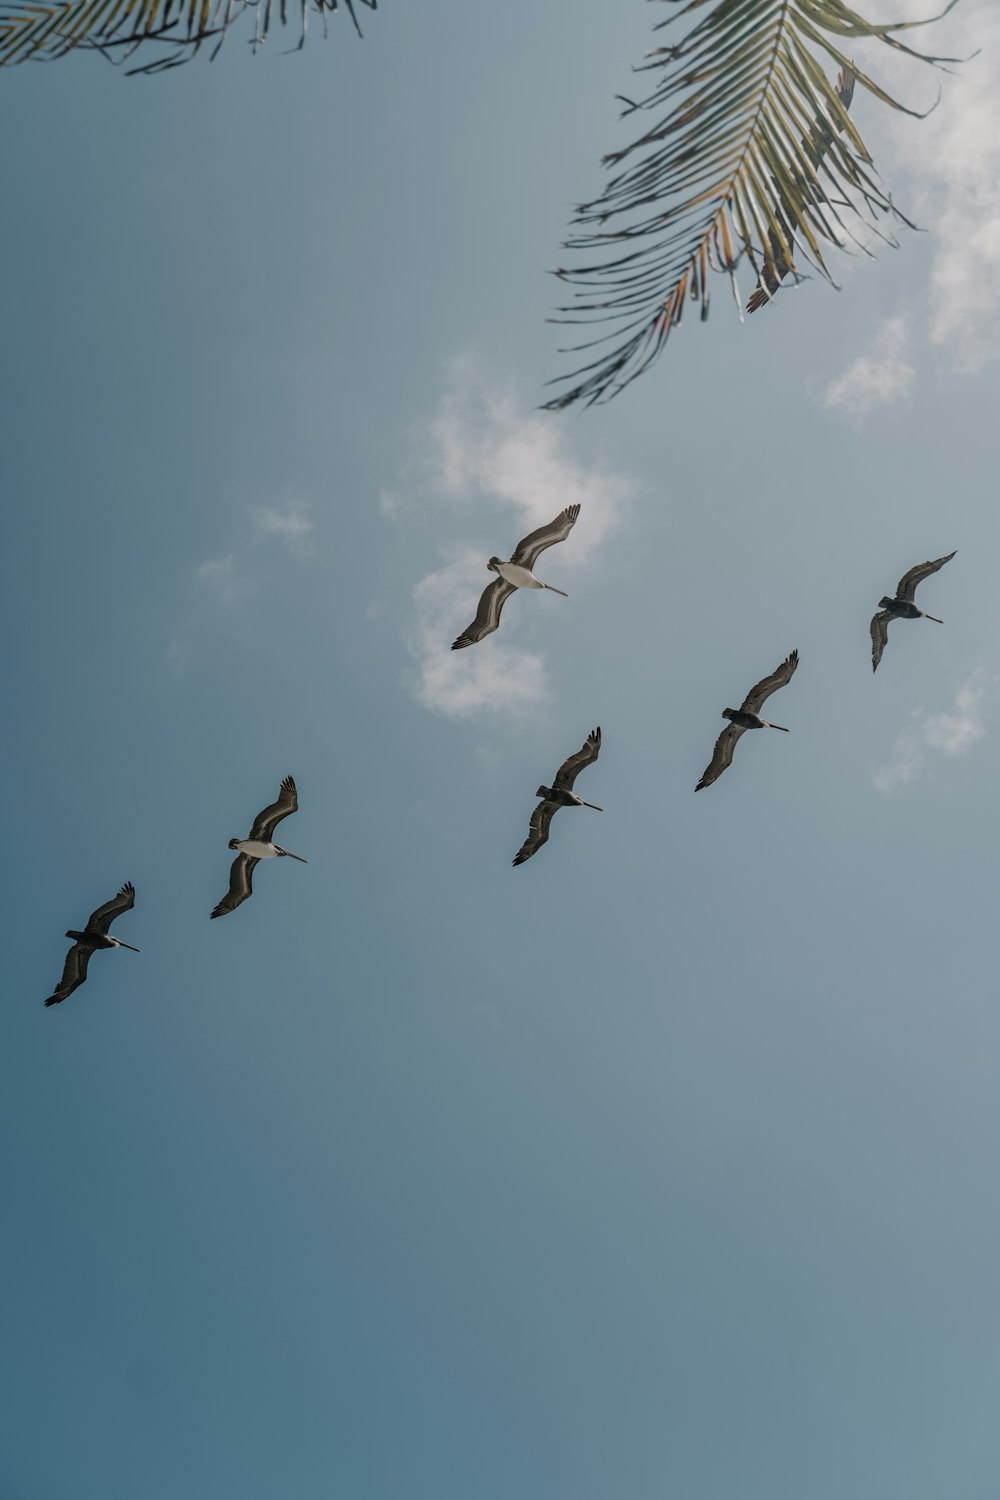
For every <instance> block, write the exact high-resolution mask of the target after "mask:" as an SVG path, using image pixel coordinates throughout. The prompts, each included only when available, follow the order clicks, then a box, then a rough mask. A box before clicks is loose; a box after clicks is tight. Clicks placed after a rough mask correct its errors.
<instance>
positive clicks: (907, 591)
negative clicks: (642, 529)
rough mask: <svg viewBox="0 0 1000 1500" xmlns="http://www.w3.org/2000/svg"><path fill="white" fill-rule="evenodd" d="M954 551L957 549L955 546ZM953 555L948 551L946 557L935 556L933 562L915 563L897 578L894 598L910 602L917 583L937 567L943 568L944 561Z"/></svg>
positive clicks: (953, 554)
mask: <svg viewBox="0 0 1000 1500" xmlns="http://www.w3.org/2000/svg"><path fill="white" fill-rule="evenodd" d="M955 551H956V552H957V551H958V548H957V547H956V549H955ZM954 556H955V553H954V552H949V553H948V556H947V557H938V558H935V560H934V562H925V563H917V566H916V567H915V568H911V569H910V571H909V572H908V573H904V574H903V576H902V578H901V579H900V580H899V584H898V586H897V588H896V598H897V599H906V600H907V601H908V602H909V603H910V604H912V603H913V596H914V594H915V593H916V591H917V584H918V583H923V581H924V579H925V578H929V577H930V576H931V574H932V573H936V572H937V570H938V568H943V567H944V565H945V563H946V562H951V560H952V558H953V557H954Z"/></svg>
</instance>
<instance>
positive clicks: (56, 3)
mask: <svg viewBox="0 0 1000 1500" xmlns="http://www.w3.org/2000/svg"><path fill="white" fill-rule="evenodd" d="M341 3H342V4H343V6H344V9H345V10H346V11H347V13H348V15H349V16H350V18H351V20H352V22H353V23H354V29H355V30H356V32H357V33H358V35H359V36H360V35H361V26H360V24H359V22H358V17H357V14H356V12H355V6H356V5H359V4H360V5H366V6H367V7H368V9H369V10H376V9H377V8H378V0H295V3H294V5H293V17H294V18H295V19H297V20H298V23H299V26H300V38H299V42H298V46H299V47H301V46H302V45H303V43H304V42H305V36H306V27H307V22H308V17H309V11H310V10H312V11H314V12H315V14H317V15H319V16H320V17H321V18H322V20H323V24H324V29H325V26H326V20H327V16H328V15H329V14H330V13H331V12H334V11H336V10H337V9H338V8H339V5H340V4H341ZM135 10H136V7H135V4H134V0H0V67H9V66H10V65H12V64H13V63H19V62H26V61H28V60H29V59H31V60H34V61H38V60H48V59H51V58H54V57H62V56H63V55H64V54H65V53H67V52H71V51H73V49H74V48H77V47H80V48H82V49H83V50H85V51H91V52H101V53H103V54H104V56H105V57H107V58H108V59H109V60H110V61H112V62H114V63H116V64H122V63H131V62H132V60H133V59H134V58H135V56H136V53H137V52H138V51H139V49H140V48H141V49H142V57H143V58H144V59H147V58H148V59H149V60H148V61H143V62H140V63H139V64H138V65H137V66H134V67H129V68H128V69H127V71H128V72H129V73H162V72H165V71H166V70H167V69H168V68H175V67H177V66H178V65H179V64H180V63H184V62H188V61H189V60H190V59H191V58H192V57H194V56H195V54H196V53H197V52H198V51H200V49H201V48H202V47H203V46H204V45H205V44H206V43H208V42H214V44H215V45H214V46H213V48H212V52H211V56H212V57H213V58H214V57H215V55H216V53H217V52H218V50H219V48H220V47H221V45H222V43H223V41H224V39H225V37H226V35H227V34H228V32H229V30H230V28H231V26H232V25H233V24H234V23H235V22H236V21H237V20H238V19H239V18H240V17H242V16H243V14H244V13H245V12H246V11H248V10H249V11H252V12H253V13H254V15H255V30H254V33H253V36H252V37H251V38H250V40H251V42H252V43H253V46H254V48H256V47H257V46H258V45H260V44H262V43H264V42H266V41H267V38H268V34H269V30H270V26H271V22H272V21H273V20H274V19H275V18H276V19H277V20H278V21H280V23H281V25H282V26H284V25H286V24H288V23H289V21H290V17H289V14H288V4H287V0H281V3H280V5H277V6H275V5H273V4H272V0H150V3H149V4H148V5H145V6H143V7H142V9H141V12H140V15H141V19H140V20H139V21H138V22H137V19H136V14H135ZM154 44H155V45H154ZM152 54H155V55H152Z"/></svg>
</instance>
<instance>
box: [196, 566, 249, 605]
mask: <svg viewBox="0 0 1000 1500" xmlns="http://www.w3.org/2000/svg"><path fill="white" fill-rule="evenodd" d="M197 577H198V578H199V580H200V581H201V582H202V583H203V584H204V585H205V587H206V588H208V589H209V590H211V592H212V594H213V595H214V596H215V598H216V599H217V600H218V602H219V603H220V604H222V605H225V606H226V607H227V608H228V607H229V606H230V605H232V604H235V603H236V601H237V599H238V598H239V596H240V594H241V593H242V591H243V579H242V577H241V575H240V569H239V564H238V562H237V560H236V555H235V553H233V552H230V553H229V554H228V555H227V556H226V557H217V558H211V559H209V561H207V562H203V563H201V564H200V566H199V567H198V569H197Z"/></svg>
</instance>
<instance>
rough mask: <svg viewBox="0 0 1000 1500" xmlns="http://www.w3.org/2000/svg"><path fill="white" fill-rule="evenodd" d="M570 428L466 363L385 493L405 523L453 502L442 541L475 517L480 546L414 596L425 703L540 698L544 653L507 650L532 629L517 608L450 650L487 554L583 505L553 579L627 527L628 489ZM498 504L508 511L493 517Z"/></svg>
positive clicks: (454, 557)
mask: <svg viewBox="0 0 1000 1500" xmlns="http://www.w3.org/2000/svg"><path fill="white" fill-rule="evenodd" d="M567 431H568V428H567V426H566V424H561V423H559V422H558V421H554V420H553V419H552V417H551V415H549V414H546V413H541V412H538V411H532V410H530V409H525V408H524V407H523V406H522V405H521V403H520V402H519V400H518V398H517V395H516V393H515V392H514V391H513V390H511V389H501V388H499V387H497V386H496V385H494V384H492V383H491V382H490V381H489V380H488V379H487V378H486V377H485V376H484V375H483V374H482V373H481V372H480V371H479V370H478V369H477V367H476V366H475V365H474V364H473V362H472V361H471V360H469V359H461V360H458V361H456V362H455V364H454V365H453V367H452V369H451V371H450V375H449V380H448V383H447V388H446V390H445V393H444V395H443V396H442V398H441V401H440V403H439V405H438V409H437V412H436V413H435V415H434V417H433V419H432V421H431V423H430V424H429V428H428V430H427V434H426V436H424V437H423V438H421V439H419V440H418V442H417V447H418V451H417V452H416V453H415V454H414V457H413V459H412V460H411V462H410V464H409V465H408V468H407V471H406V475H405V476H404V480H403V482H402V483H401V484H400V485H399V486H398V487H397V488H396V489H394V490H393V491H392V492H383V494H382V496H381V506H382V509H383V511H384V513H385V514H387V515H389V516H391V517H393V518H394V519H395V520H397V521H398V522H400V523H402V522H403V521H405V518H406V516H407V514H408V513H409V512H410V511H412V509H413V508H414V507H418V508H419V510H420V512H421V514H422V515H426V514H427V512H428V511H429V510H430V509H431V508H432V507H433V508H435V509H437V510H439V511H440V510H441V509H442V506H446V507H447V509H446V510H445V512H444V515H445V517H446V519H443V520H442V523H441V527H440V529H441V532H442V535H447V534H448V532H449V531H454V530H455V529H456V520H455V511H456V509H457V508H458V507H462V508H463V509H464V510H465V511H467V512H468V516H467V518H466V520H465V522H464V524H462V529H463V530H465V531H468V529H469V528H468V524H467V522H468V521H473V522H474V526H475V536H476V541H475V543H472V542H471V541H470V542H468V543H464V544H462V545H460V546H455V547H452V548H451V549H450V550H449V551H447V552H446V554H445V560H444V564H443V566H442V567H440V568H437V569H435V570H434V571H433V572H431V573H428V574H427V575H426V576H425V577H423V578H421V579H420V581H419V582H418V583H417V585H416V587H415V588H414V590H413V605H414V612H413V619H412V621H411V623H410V626H409V627H408V629H407V631H406V644H407V647H408V649H409V651H410V653H411V655H412V656H413V658H414V660H415V661H416V663H417V669H418V674H417V680H416V685H415V691H416V695H417V697H418V698H419V699H420V701H421V702H422V703H424V704H425V705H426V707H428V708H430V709H434V710H436V711H438V712H440V713H445V714H450V715H452V716H454V717H462V716H465V715H468V714H473V713H477V712H479V711H481V710H489V709H496V710H498V711H500V710H503V711H508V710H510V709H517V708H520V707H523V706H525V705H526V704H529V703H533V702H537V701H538V700H539V699H540V698H542V697H543V695H544V693H545V690H546V675H545V659H544V656H543V655H542V654H540V653H539V652H537V651H526V650H523V649H520V648H517V647H515V646H513V645H512V644H511V635H512V634H514V633H516V632H517V631H518V630H519V629H521V628H522V627H523V628H525V629H530V628H532V622H530V621H528V620H527V619H525V618H520V619H513V620H512V619H511V618H510V615H511V614H512V613H513V611H510V612H509V613H508V614H506V615H505V616H504V622H503V626H502V627H501V630H500V631H499V632H497V634H496V635H494V636H491V637H490V638H489V639H488V640H486V641H484V642H482V644H481V645H478V646H473V647H469V648H467V649H466V650H464V651H456V652H453V651H452V650H451V643H452V641H453V640H454V638H455V637H456V636H457V635H458V634H459V633H460V632H461V631H462V630H463V629H464V628H465V626H466V625H468V623H469V621H470V620H471V619H472V618H473V616H474V615H475V612H476V606H477V604H478V602H479V596H480V594H481V593H482V591H483V589H484V588H485V587H486V585H487V584H488V583H489V582H490V579H491V576H492V575H491V574H489V573H487V572H486V568H485V562H486V558H487V557H489V556H490V554H491V553H493V552H501V553H506V549H507V548H508V547H509V548H513V546H514V545H515V543H516V542H517V541H518V539H519V538H520V537H521V536H523V535H524V534H525V533H526V532H528V531H530V530H531V529H532V528H533V527H535V526H539V525H541V524H542V523H543V522H545V521H551V520H552V519H553V517H554V516H556V515H558V514H559V512H560V511H561V510H562V509H563V507H564V506H566V505H573V504H576V503H579V504H581V505H582V506H583V512H582V515H581V517H580V522H579V524H578V526H577V527H576V529H575V530H574V532H573V535H572V538H571V540H570V541H569V542H567V543H566V545H565V546H564V547H560V548H559V552H558V562H557V563H555V562H553V564H551V565H550V568H549V571H550V572H551V573H553V578H552V581H553V582H557V581H559V580H562V579H564V578H565V577H566V576H567V575H568V574H569V573H570V572H572V570H573V569H575V568H579V567H580V566H581V565H585V564H586V560H587V558H588V556H590V555H592V554H593V552H594V549H595V548H596V547H597V546H599V545H600V543H601V541H602V540H603V539H604V537H605V536H607V534H608V532H609V530H610V529H611V527H612V526H613V525H614V524H615V523H616V522H617V521H619V520H620V519H621V517H622V514H623V512H624V510H625V508H626V506H627V505H628V502H629V499H630V498H631V495H632V493H633V490H634V485H633V483H632V481H631V480H629V479H627V478H626V477H625V476H623V475H620V474H615V473H612V472H611V471H609V470H607V469H602V468H598V467H597V466H596V465H587V464H585V463H583V462H582V461H581V460H580V459H579V458H577V457H576V456H575V454H574V453H573V452H572V451H571V449H570V445H569V442H568V440H567ZM498 506H506V507H508V508H509V510H510V511H511V512H513V514H510V515H507V517H506V518H505V517H504V515H503V513H502V512H500V513H499V514H497V513H496V508H497V507H498ZM508 538H509V540H508ZM556 575H558V577H557V576H556ZM508 608H509V607H508Z"/></svg>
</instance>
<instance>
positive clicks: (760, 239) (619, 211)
mask: <svg viewBox="0 0 1000 1500" xmlns="http://www.w3.org/2000/svg"><path fill="white" fill-rule="evenodd" d="M665 3H668V4H673V5H681V6H682V9H681V10H680V11H679V12H678V13H677V14H675V15H674V16H671V17H668V19H667V20H665V21H661V22H660V23H659V24H658V26H657V30H660V29H661V28H662V27H664V26H668V25H672V24H674V23H675V22H676V21H678V20H682V19H688V20H689V21H690V22H691V25H690V29H689V30H688V31H687V33H686V34H685V35H684V37H683V39H682V40H681V41H680V42H678V43H677V44H676V45H675V46H672V47H659V48H657V49H656V50H655V51H654V52H652V53H650V54H649V60H648V61H647V62H646V63H645V64H644V65H643V66H642V68H641V69H639V70H638V71H640V72H649V71H655V72H659V73H660V74H661V75H662V76H661V80H660V82H659V83H658V85H657V87H656V88H655V90H654V92H653V93H652V94H651V95H650V96H649V97H648V98H646V99H643V100H641V101H640V102H638V103H633V102H632V101H631V100H624V103H625V104H626V105H627V106H628V108H627V109H626V110H625V112H624V113H625V115H627V116H631V115H633V114H648V113H650V112H656V119H655V122H654V123H653V124H652V125H650V127H649V128H648V129H647V130H645V131H644V132H643V133H642V135H641V136H639V138H638V139H637V140H635V141H633V142H632V144H631V145H629V146H627V147H625V149H624V150H621V151H617V152H615V153H613V154H612V155H610V156H608V157H606V158H605V162H606V164H607V165H609V166H610V167H612V168H622V170H620V171H618V173H617V175H616V176H614V177H613V178H612V179H611V181H610V182H609V183H608V185H607V187H606V188H605V190H604V192H603V193H602V195H601V196H600V198H598V199H596V200H595V201H594V202H592V203H587V204H584V205H582V206H581V207H580V208H578V209H577V212H576V214H575V216H574V219H573V224H574V226H575V227H576V228H578V229H579V230H580V232H579V233H577V234H575V235H574V236H573V237H572V238H570V239H569V240H567V241H566V245H565V248H566V249H570V250H573V251H585V252H589V253H590V254H594V253H595V252H596V253H598V254H599V255H600V256H601V257H602V258H601V259H599V260H597V261H596V262H594V263H592V264H588V265H585V266H582V267H580V268H578V269H576V270H565V269H563V270H559V271H557V272H556V274H557V276H559V277H560V278H561V279H562V280H563V281H565V282H568V283H570V284H571V285H573V286H574V288H575V289H576V290H575V291H574V293H573V296H574V298H575V301H574V302H573V303H572V304H571V305H569V306H565V307H561V308H560V309H559V312H560V313H563V314H567V315H568V316H566V317H561V318H558V319H555V320H554V321H556V322H567V323H584V324H594V323H598V324H600V323H611V324H612V325H613V326H612V328H611V329H610V331H606V332H604V333H602V334H599V335H598V337H597V338H595V339H593V340H591V341H589V342H585V343H582V344H578V345H576V346H574V350H573V351H571V352H578V351H580V350H582V349H595V348H599V347H600V346H602V345H605V344H609V343H610V344H612V347H611V348H610V349H609V350H603V351H602V352H601V353H600V354H598V355H597V356H596V357H595V358H594V359H593V360H592V361H591V362H590V363H588V364H586V365H584V366H583V368H582V369H580V370H577V371H576V372H575V374H572V375H568V376H560V377H559V378H558V380H557V381H555V382H552V383H554V384H558V383H561V382H562V381H564V380H572V381H574V384H573V386H572V388H571V389H570V390H568V391H567V392H565V393H564V394H563V395H561V396H556V397H554V398H553V399H552V400H551V401H549V402H547V403H546V404H547V406H548V407H549V408H550V409H558V408H561V407H565V406H569V405H571V404H572V403H573V402H576V401H582V402H584V403H586V404H587V405H590V404H592V403H593V402H602V401H608V400H610V399H611V398H612V397H613V396H615V395H617V394H618V392H619V391H621V390H622V389H623V388H624V387H625V386H626V385H628V384H629V383H630V382H631V381H632V380H634V379H635V378H636V376H637V375H640V374H641V373H642V372H643V371H644V370H646V369H647V368H648V367H649V365H650V364H651V363H652V362H653V361H654V360H655V359H656V358H657V356H658V355H659V354H660V353H661V351H662V349H663V346H664V345H665V343H666V342H667V339H668V338H669V336H670V333H671V331H672V330H673V329H674V328H675V327H676V326H677V324H678V323H679V322H680V321H681V316H682V314H683V311H684V305H685V303H686V302H687V301H688V300H691V301H694V302H698V303H700V304H701V317H702V319H704V318H706V317H707V316H708V308H709V283H710V280H711V273H712V272H723V273H726V274H728V275H729V276H730V278H731V279H732V283H733V290H734V293H735V292H736V281H735V271H736V267H737V265H738V264H739V262H740V260H741V259H743V257H744V256H745V257H746V258H747V259H748V260H749V261H750V264H751V265H752V266H753V268H754V270H755V271H756V272H757V273H758V284H757V289H756V291H755V292H754V294H753V296H752V297H751V299H750V303H749V304H748V309H749V311H751V312H753V311H755V310H756V309H757V308H759V307H762V306H763V305H764V304H765V303H766V302H768V301H769V300H770V298H771V297H772V296H773V295H774V292H775V291H776V290H777V288H778V286H779V284H780V283H781V281H782V280H783V278H784V277H786V276H788V275H789V274H795V275H797V273H796V272H795V266H794V259H793V252H797V253H798V254H799V255H800V257H801V258H802V259H803V260H805V261H807V262H808V263H809V264H810V265H811V266H812V267H813V269H814V270H815V271H817V272H818V273H819V274H821V275H822V276H824V277H826V279H827V280H828V281H831V282H832V280H833V278H832V276H831V274H830V271H829V269H828V267H827V265H826V262H825V260H824V257H823V248H824V246H829V245H831V244H833V245H840V246H842V245H843V244H844V243H845V241H846V240H848V239H853V238H854V236H853V234H852V233H851V230H850V228H849V225H850V222H851V218H852V216H855V218H862V219H864V220H866V221H867V222H868V223H870V224H876V222H877V221H878V220H879V219H880V218H881V217H883V216H888V217H889V218H890V219H895V220H897V221H901V222H903V223H908V222H909V221H908V220H906V219H905V218H904V216H903V215H902V214H901V213H900V212H899V210H898V209H897V208H896V207H895V205H894V204H893V202H892V199H891V197H890V196H889V194H888V193H887V192H886V190H885V189H884V188H883V187H882V185H881V183H880V182H879V180H878V178H877V176H876V175H875V173H874V168H873V166H872V159H871V156H870V155H869V153H868V150H867V148H866V146H865V144H864V142H863V141H862V139H861V136H860V135H859V133H858V131H857V128H856V126H855V125H854V123H853V121H852V120H851V118H850V116H849V113H848V111H849V108H850V104H851V98H852V95H853V92H854V86H855V83H856V82H857V83H860V84H862V85H863V87H864V88H866V89H867V90H868V91H869V93H871V94H872V95H874V97H875V98H876V99H879V100H881V102H882V103H883V104H886V105H888V106H890V108H892V109H896V110H901V111H903V113H905V114H912V115H915V114H916V113H917V112H916V111H914V110H910V109H906V107H905V106H904V105H902V104H900V103H899V101H898V100H896V99H893V98H892V97H891V96H890V95H889V94H887V93H886V92H885V91H884V90H883V89H881V88H880V87H879V86H878V84H877V83H875V82H874V80H873V79H871V78H869V77H868V76H867V75H866V74H865V73H864V72H863V71H862V70H861V69H860V68H858V67H857V66H856V65H855V64H854V63H853V62H852V61H851V60H850V59H849V58H848V57H846V56H845V55H844V53H843V52H842V51H841V47H842V46H843V45H844V44H849V43H850V42H851V41H856V40H861V39H863V38H873V39H875V40H877V41H880V42H883V43H885V45H886V46H888V47H892V48H894V49H895V50H896V51H899V52H903V53H906V54H907V55H908V56H910V57H914V58H919V59H920V60H921V61H923V62H928V63H934V64H942V63H945V62H954V61H956V60H957V59H954V58H940V57H931V56H927V55H925V54H923V53H920V52H915V51H914V50H913V49H912V48H911V47H909V46H907V45H906V44H905V43H904V42H902V41H901V40H900V38H899V35H898V33H900V32H905V31H909V30H910V29H911V28H912V27H914V26H918V25H926V24H928V23H927V22H920V21H897V22H892V23H885V24H882V25H876V24H875V23H874V22H871V21H867V20H865V19H864V17H863V16H860V15H858V14H857V13H856V12H855V11H853V10H851V9H850V7H849V6H848V5H846V4H844V3H843V0H665ZM956 3H957V0H949V3H948V4H947V5H946V6H945V7H944V10H942V11H941V13H940V14H941V15H944V14H946V12H947V11H949V10H951V9H952V7H953V6H954V5H955V4H956ZM706 12H707V13H706ZM699 13H701V14H699ZM933 19H935V20H937V19H940V16H938V17H934V18H933ZM824 58H825V60H826V61H827V63H829V62H831V61H832V63H833V64H834V65H835V67H836V68H837V69H839V73H838V76H837V78H836V80H835V81H834V82H831V81H830V79H829V78H828V77H827V75H826V71H825V69H824V67H823V66H822V65H821V59H824ZM918 118H919V116H918ZM605 226H610V227H605ZM882 237H883V238H887V236H885V235H883V236H882ZM889 243H893V241H892V240H891V239H889ZM736 295H737V306H738V305H739V302H738V293H737V294H736Z"/></svg>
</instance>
